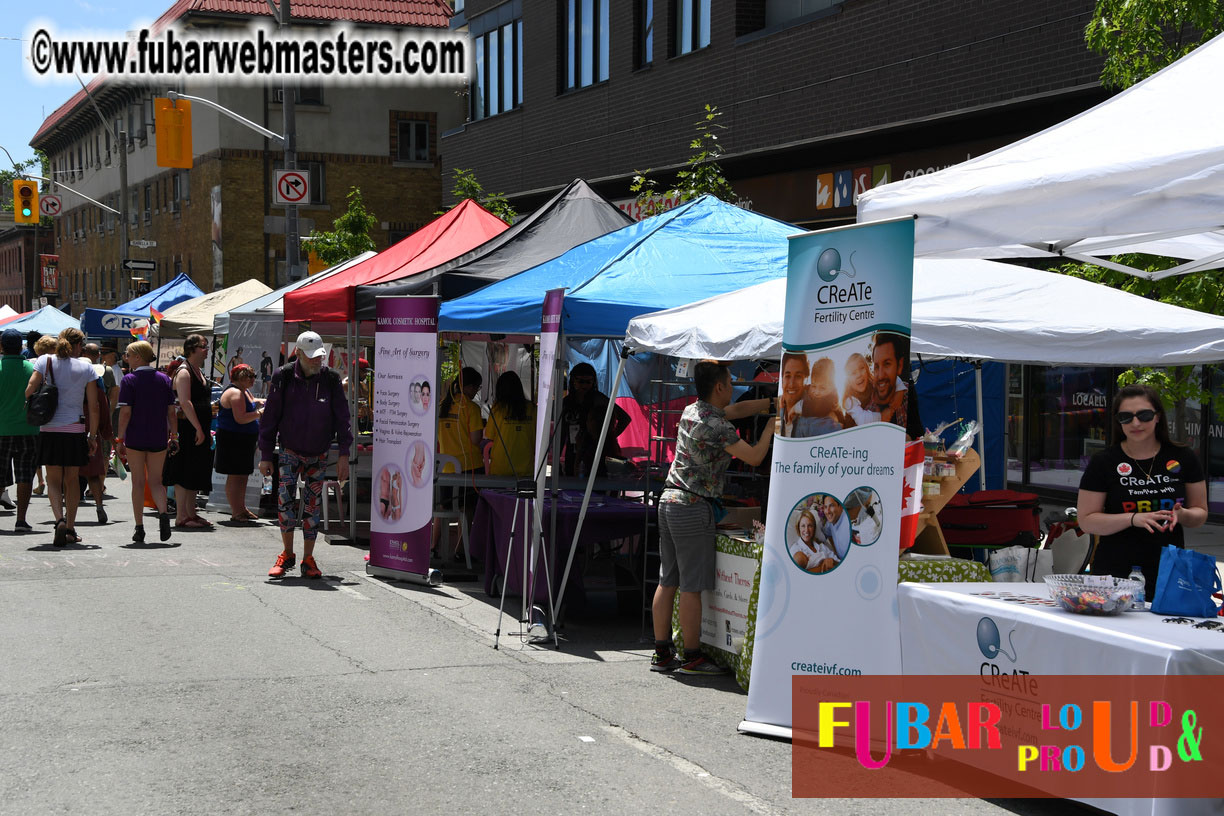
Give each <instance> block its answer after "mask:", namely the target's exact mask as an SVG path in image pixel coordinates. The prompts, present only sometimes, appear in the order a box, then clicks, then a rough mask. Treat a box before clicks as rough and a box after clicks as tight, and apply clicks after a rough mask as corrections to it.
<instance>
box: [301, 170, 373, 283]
mask: <svg viewBox="0 0 1224 816" xmlns="http://www.w3.org/2000/svg"><path fill="white" fill-rule="evenodd" d="M347 199H348V210H346V211H345V213H344V214H343V215H341V216H340V217H339V218H337V219H336V220H335V221H333V222H332V230H331V231H330V232H322V231H320V230H314V231H312V232H311V233H310V248H311V249H312V250H314V252H315V254H316V255H318V256H319V260H321V261H323V262H324V263H325V264H327V265H328V266H332V265H333V264H338V263H342V262H344V261H347V260H348V259H349V258H352V257H353V256H355V255H360V254H361V253H363V252H369V251H371V250H373V249H374V239H372V238H371V237H370V230H371V229H373V228H374V225H375V224H376V223H378V219H377V218H375V217H374V215H373V214H372V213H371V212H370V211H369V210H367V209H366V208H365V201H364V200H363V199H362V197H361V190H360V189H359V188H357V187H350V188H349V191H348V197H347Z"/></svg>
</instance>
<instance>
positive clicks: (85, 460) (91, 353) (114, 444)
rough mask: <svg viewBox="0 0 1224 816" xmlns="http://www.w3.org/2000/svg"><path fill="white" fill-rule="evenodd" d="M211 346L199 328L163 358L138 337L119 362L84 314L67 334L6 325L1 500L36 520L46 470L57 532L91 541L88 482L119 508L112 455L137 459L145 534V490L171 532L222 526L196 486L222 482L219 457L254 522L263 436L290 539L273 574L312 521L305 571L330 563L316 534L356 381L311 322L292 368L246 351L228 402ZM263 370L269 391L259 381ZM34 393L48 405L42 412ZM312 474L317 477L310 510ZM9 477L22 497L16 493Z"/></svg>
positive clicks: (116, 462)
mask: <svg viewBox="0 0 1224 816" xmlns="http://www.w3.org/2000/svg"><path fill="white" fill-rule="evenodd" d="M23 343H24V348H23ZM208 351H209V349H208V341H207V339H206V338H204V337H203V336H201V335H198V334H193V335H190V336H188V337H187V338H186V340H185V341H184V342H183V347H182V355H181V357H179V358H178V359H177V360H175V361H174V362H172V363H171V364H170V365H169V366H167V370H165V371H162V370H158V368H157V367H156V359H157V355H156V353H155V352H154V349H153V347H152V345H150V344H149V343H148V342H145V341H143V340H139V341H136V342H133V343H130V344H129V345H128V346H127V348H126V350H125V351H124V352H123V354H122V361H123V362H122V363H120V358H121V355H120V354H119V351H118V349H117V348H113V347H107V348H101V347H99V346H98V345H97V344H95V343H86V339H85V336H84V335H83V334H82V333H81V331H80V330H79V329H75V328H68V329H65V330H64V331H62V332H60V334H59V336H58V337H50V336H41V335H37V334H36V333H31V334H30V335H28V336H25V337H23V336H22V335H21V333H20V332H17V331H15V330H13V329H9V330H7V331H4V332H3V333H2V334H0V352H2V357H0V481H2V482H3V483H2V484H0V488H3V490H4V495H3V496H2V497H0V503H3V501H9V505H11V506H12V508H13V509H15V510H16V519H15V521H14V524H13V529H14V532H16V533H28V532H33V528H32V527H31V525H30V523H29V521H28V519H27V514H28V511H29V506H30V500H31V496H32V495H41V493H42V492H43V489H42V482H43V473H44V472H45V474H46V475H45V491H46V493H47V496H48V498H49V500H50V506H51V512H52V515H53V516H54V518H55V533H54V538H53V546H56V547H64V546H68V545H71V544H78V543H81V542H82V541H83V538H82V537H81V536H80V535H79V534H78V533H77V530H76V520H77V513H78V510H79V508H80V505H81V502H82V501H83V497H84V495H85V493H86V490H88V494H89V496H90V497H91V498H92V500H93V503H94V505H95V511H96V513H97V519H98V522H99V523H100V524H105V523H107V522H108V521H109V520H110V519H109V517H108V515H107V512H106V509H105V506H104V502H103V499H104V496H105V478H106V476H107V473H108V471H109V469H110V468H111V467H118V468H126V469H127V470H128V471H129V472H130V473H131V478H132V518H133V521H134V529H133V533H132V541H133V542H135V543H142V542H144V541H145V528H144V516H145V507H146V495H147V496H148V498H149V499H151V502H152V504H153V505H154V506H155V508H156V512H157V520H158V535H159V538H160V539H161V540H162V541H166V540H168V539H169V538H170V537H171V535H172V530H173V528H178V529H185V530H201V531H207V530H211V529H213V525H212V523H211V522H209V521H207V520H206V519H204V518H203V517H202V516H200V514H199V512H198V511H197V509H196V497H197V495H198V494H200V493H208V492H209V491H210V490H211V488H212V474H213V472H214V471H215V472H216V473H218V474H222V475H224V476H225V496H226V500H227V502H228V504H229V507H230V523H231V524H234V525H250V524H254V523H255V521H256V519H258V517H259V516H258V514H257V513H255V512H253V511H252V510H250V509H249V508H248V507H247V504H246V489H247V482H248V480H249V478H250V476H251V474H252V473H253V472H254V470H255V461H256V449H257V448H258V449H259V450H260V456H259V459H260V470H261V471H262V472H263V473H264V474H265V475H273V474H274V473H275V474H276V476H275V478H276V481H277V488H278V489H277V491H276V493H277V520H278V526H279V528H280V531H281V538H282V552H281V554H280V555H279V556H278V558H277V559H276V564H275V566H274V567H273V568H272V570H271V571H270V572H269V576H270V577H273V578H276V577H281V576H283V575H285V573H286V571H287V570H289V569H291V568H293V567H294V566H296V564H297V556H296V553H295V550H294V543H293V541H294V530H295V529H296V528H297V527H298V526H300V527H301V528H302V547H303V553H302V556H303V557H302V565H301V570H302V575H303V576H305V577H307V578H320V577H322V572H321V571H320V570H319V568H318V564H317V563H316V562H315V560H314V544H315V538H316V537H317V535H318V529H319V510H320V499H321V496H322V492H323V480H324V469H325V466H326V463H327V456H328V453H329V451H330V450H331V446H332V444H333V443H336V444H337V445H338V446H339V449H340V459H339V462H338V464H337V477H338V479H339V480H340V481H345V480H347V478H348V450H349V446H350V443H351V441H352V437H351V433H350V429H349V412H348V402H347V400H346V399H345V394H344V388H343V384H342V382H341V379H340V377H339V375H338V374H337V373H336V372H335V371H333V370H331V369H329V368H327V367H325V366H324V365H323V357H324V355H325V353H326V349H325V347H324V344H323V341H322V338H320V337H319V335H318V334H315V333H314V332H304V333H302V335H300V336H299V337H298V340H297V349H296V353H295V355H294V358H293V359H291V360H290V362H289V364H288V365H285V366H282V367H281V368H280V369H279V370H272V367H271V365H270V364H269V363H270V358H268V357H267V355H266V354H265V355H264V359H263V360H261V361H260V372H258V373H257V372H256V371H255V370H254V369H253V368H252V367H251V366H249V365H247V364H246V363H244V362H243V361H242V360H241V358H240V357H238V355H235V362H234V365H233V366H232V367H231V370H230V371H229V379H230V385H229V387H228V388H226V389H225V390H224V391H223V392H222V393H221V397H220V400H219V402H218V403H217V405H216V411H215V414H214V405H213V400H212V393H213V392H212V384H211V383H210V381H209V380H208V378H207V377H206V375H205V373H204V370H203V366H204V364H205V361H206V360H208ZM269 372H270V373H269ZM261 380H262V382H261ZM257 382H259V383H260V384H261V386H262V390H263V391H264V392H265V393H266V394H267V398H266V400H265V399H258V398H256V397H254V396H253V395H252V390H253V389H254V388H255V387H256V383H257ZM31 397H33V400H31ZM33 405H41V406H49V407H47V409H46V410H45V411H44V414H45V415H42V416H40V415H38V413H39V412H38V411H37V410H32V406H33ZM214 416H215V417H216V438H215V447H214V439H213V433H212V428H213V418H214ZM112 454H113V456H112ZM36 479H38V481H39V482H40V485H39V488H38V489H36V488H35V487H34V482H35V480H36ZM299 480H301V482H302V483H303V485H304V487H303V490H304V497H303V498H304V501H303V507H302V509H301V512H300V514H299V511H298V501H297V495H296V491H297V484H298V481H299ZM10 486H12V487H13V488H14V490H15V494H16V501H15V502H13V501H11V500H9V497H8V488H9V487H10ZM170 486H173V490H174V494H173V500H171V499H170V497H169V495H168V490H167V488H168V487H170ZM172 514H173V525H172V521H171V519H172ZM299 515H300V518H299Z"/></svg>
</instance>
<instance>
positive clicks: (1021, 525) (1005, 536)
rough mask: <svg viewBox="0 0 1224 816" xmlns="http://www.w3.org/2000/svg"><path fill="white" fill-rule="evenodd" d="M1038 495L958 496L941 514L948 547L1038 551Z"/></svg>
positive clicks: (999, 492)
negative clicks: (1026, 548)
mask: <svg viewBox="0 0 1224 816" xmlns="http://www.w3.org/2000/svg"><path fill="white" fill-rule="evenodd" d="M1040 512H1041V511H1040V508H1039V507H1038V500H1037V494H1036V493H1021V492H1019V491H1016V490H979V491H978V492H977V493H957V494H956V495H955V496H953V497H952V499H951V500H950V501H949V502H948V503H947V504H946V505H945V506H944V509H943V510H941V511H939V526H940V527H941V528H943V534H944V539H945V540H946V541H947V542H948V546H949V547H1010V546H1012V545H1014V544H1019V545H1022V546H1025V547H1035V546H1037V543H1038V542H1040V541H1041V524H1040V520H1039V515H1040Z"/></svg>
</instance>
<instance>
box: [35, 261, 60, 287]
mask: <svg viewBox="0 0 1224 816" xmlns="http://www.w3.org/2000/svg"><path fill="white" fill-rule="evenodd" d="M38 266H39V268H40V269H41V270H42V290H43V291H44V292H59V256H58V255H39V256H38Z"/></svg>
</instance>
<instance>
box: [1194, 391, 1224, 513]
mask: <svg viewBox="0 0 1224 816" xmlns="http://www.w3.org/2000/svg"><path fill="white" fill-rule="evenodd" d="M1208 372H1209V373H1208V386H1209V387H1210V389H1211V394H1212V400H1211V407H1210V408H1209V409H1207V410H1206V411H1202V410H1200V411H1199V412H1198V415H1199V416H1202V415H1204V414H1205V415H1206V416H1209V417H1210V418H1211V424H1210V425H1208V426H1207V427H1206V428H1202V429H1201V430H1200V433H1205V434H1206V435H1207V462H1206V463H1205V466H1206V470H1207V509H1208V510H1209V511H1210V512H1212V513H1224V369H1219V368H1215V367H1212V368H1210V369H1208ZM1200 449H1201V447H1200Z"/></svg>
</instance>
